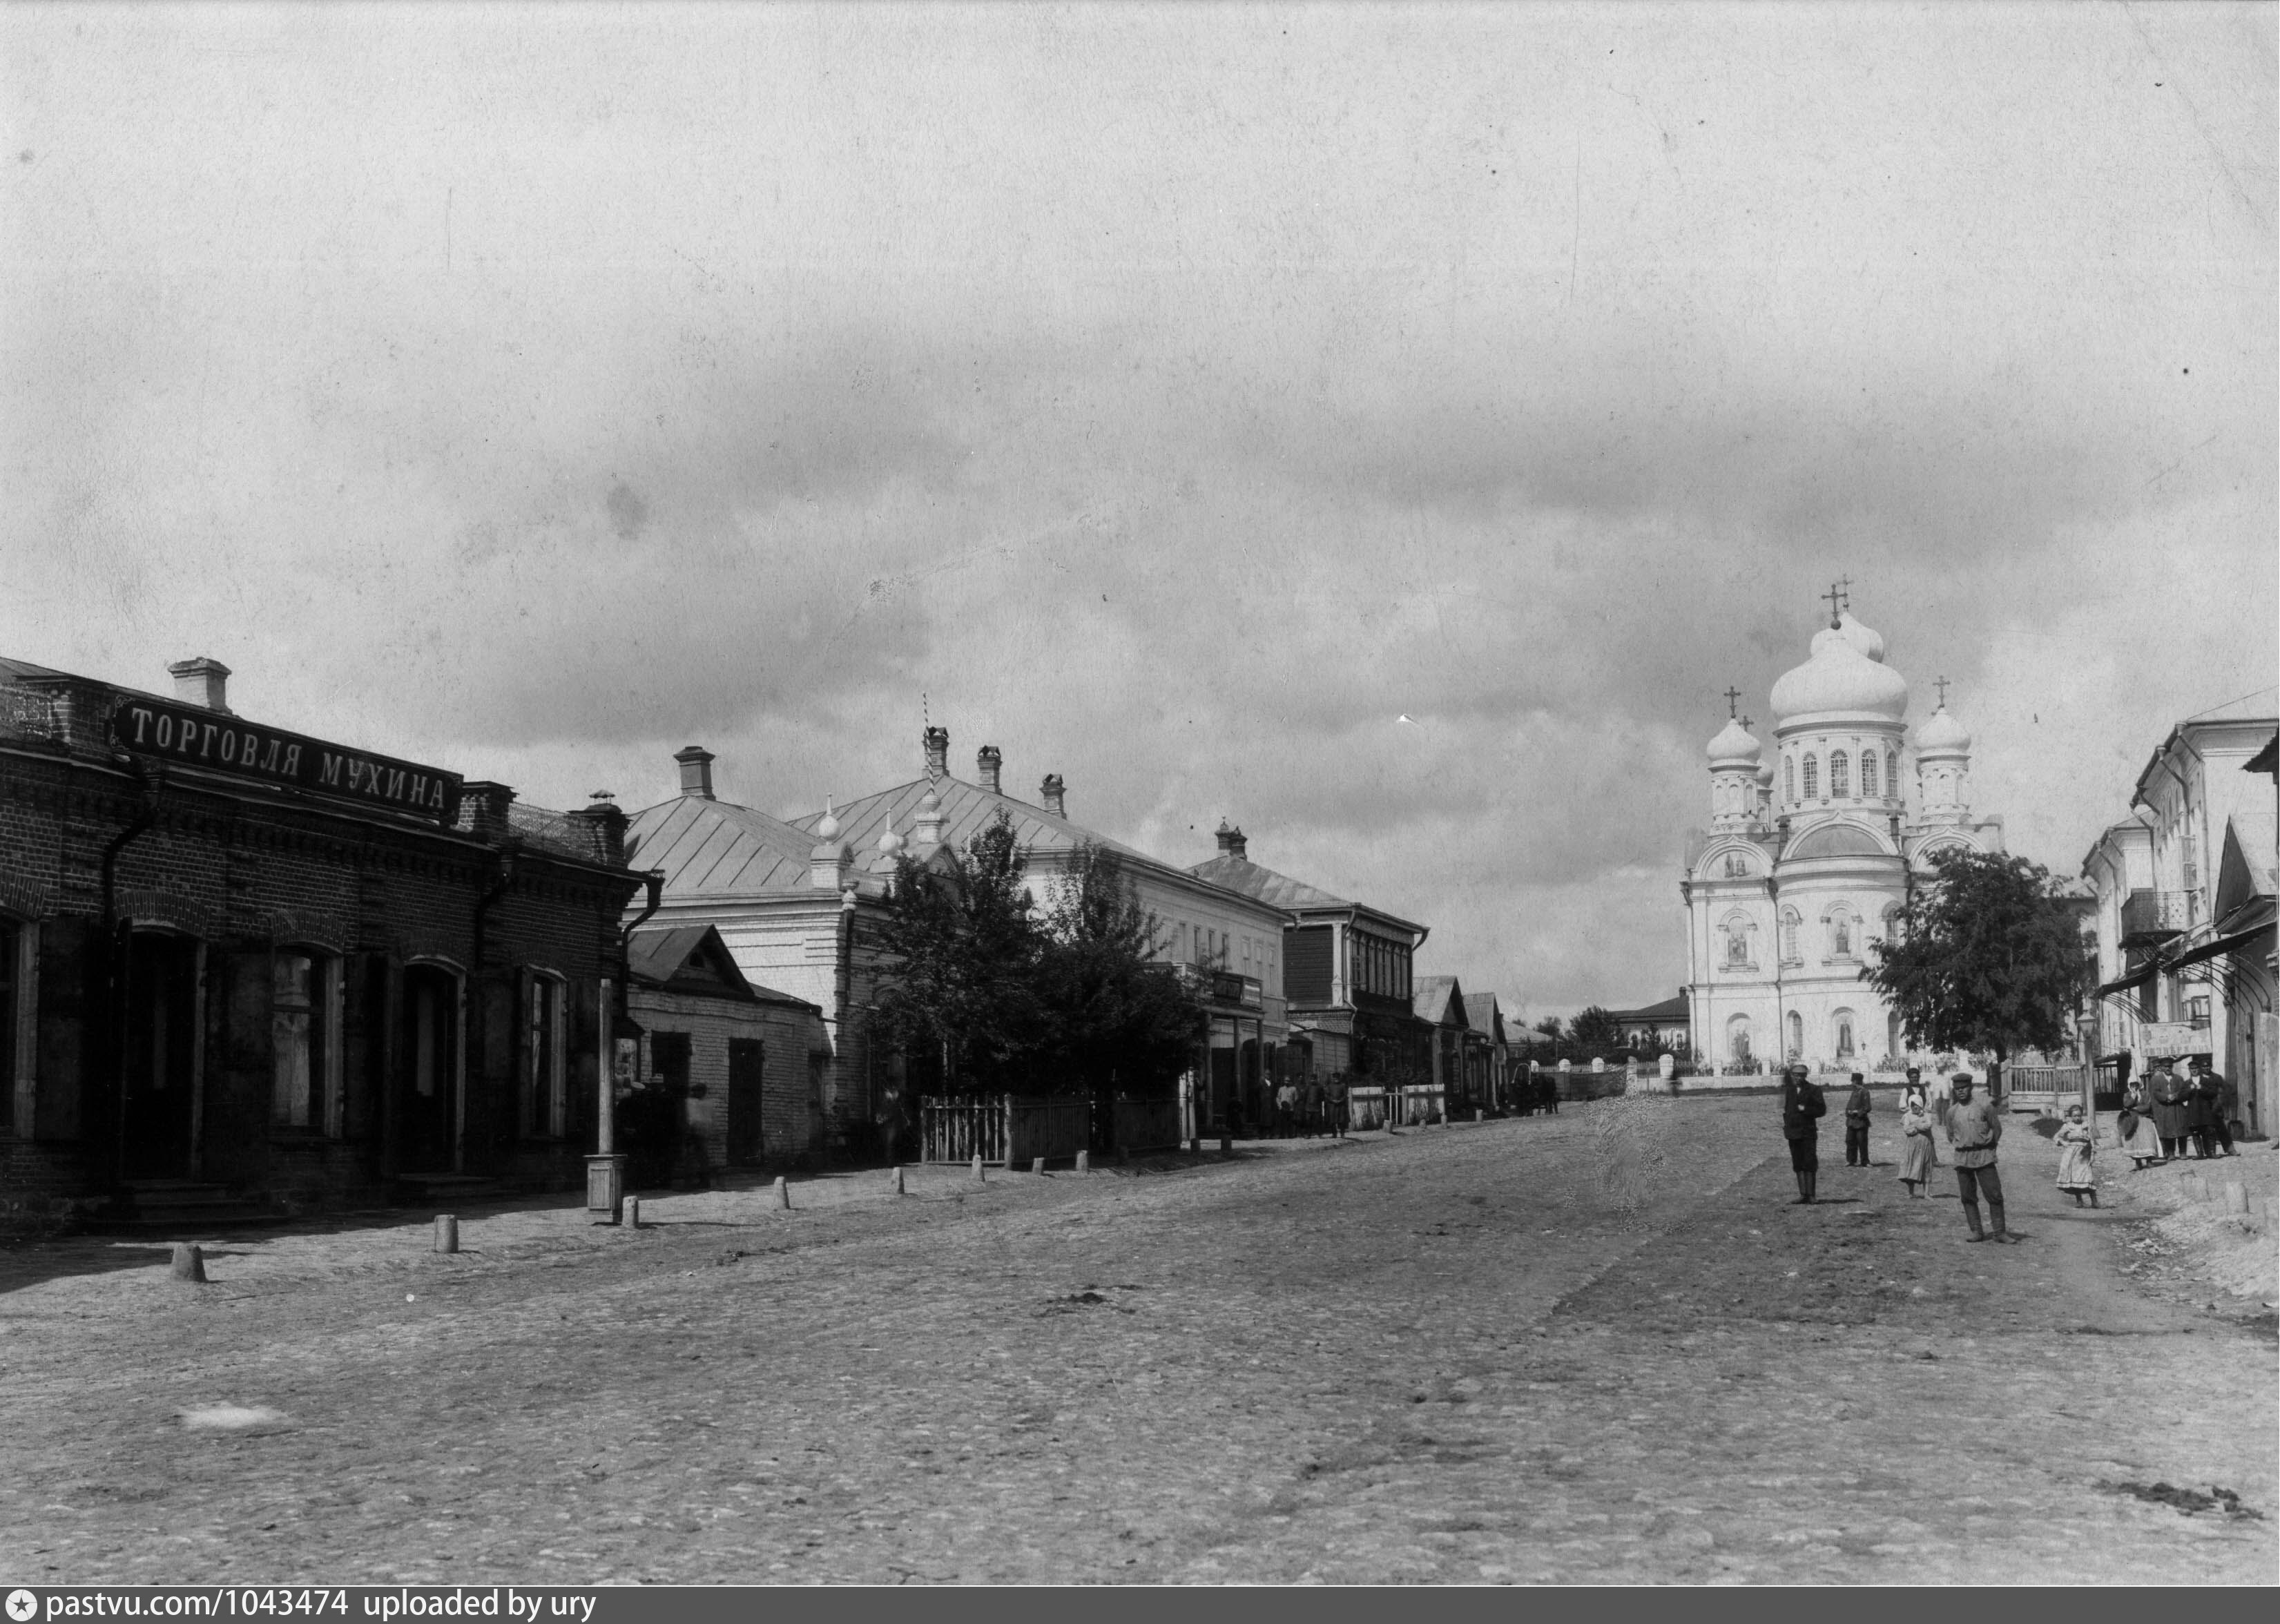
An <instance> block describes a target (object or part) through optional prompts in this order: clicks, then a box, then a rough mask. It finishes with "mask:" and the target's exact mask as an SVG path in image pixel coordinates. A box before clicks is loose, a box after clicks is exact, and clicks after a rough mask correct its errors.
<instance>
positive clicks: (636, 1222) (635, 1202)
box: [618, 1196, 642, 1229]
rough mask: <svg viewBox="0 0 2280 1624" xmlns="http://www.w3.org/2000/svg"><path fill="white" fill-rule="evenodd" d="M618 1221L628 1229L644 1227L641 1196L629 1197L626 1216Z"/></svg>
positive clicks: (627, 1198)
mask: <svg viewBox="0 0 2280 1624" xmlns="http://www.w3.org/2000/svg"><path fill="white" fill-rule="evenodd" d="M618 1221H619V1222H620V1224H621V1225H623V1226H624V1227H625V1228H628V1229H638V1228H641V1227H642V1221H641V1197H639V1196H628V1197H626V1205H625V1216H624V1217H623V1218H621V1219H620V1220H618Z"/></svg>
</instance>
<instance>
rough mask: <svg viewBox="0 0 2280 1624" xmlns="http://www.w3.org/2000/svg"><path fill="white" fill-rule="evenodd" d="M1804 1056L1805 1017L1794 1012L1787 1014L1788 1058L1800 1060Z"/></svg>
mask: <svg viewBox="0 0 2280 1624" xmlns="http://www.w3.org/2000/svg"><path fill="white" fill-rule="evenodd" d="M1804 1055H1805V1017H1804V1016H1802V1015H1800V1014H1799V1013H1798V1012H1796V1011H1795V1010H1791V1011H1790V1012H1789V1058H1791V1059H1792V1060H1796V1059H1801V1058H1804Z"/></svg>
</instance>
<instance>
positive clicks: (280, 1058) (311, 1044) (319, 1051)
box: [269, 948, 332, 1128]
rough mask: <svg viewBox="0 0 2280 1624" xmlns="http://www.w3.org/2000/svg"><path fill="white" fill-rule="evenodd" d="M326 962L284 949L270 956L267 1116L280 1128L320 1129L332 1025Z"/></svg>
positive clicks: (303, 953) (315, 956) (312, 954)
mask: <svg viewBox="0 0 2280 1624" xmlns="http://www.w3.org/2000/svg"><path fill="white" fill-rule="evenodd" d="M326 968H327V960H325V959H323V958H319V957H318V956H317V955H316V954H314V953H308V952H303V951H297V950H295V949H290V948H287V949H281V950H280V951H277V952H275V953H273V954H271V955H270V958H269V971H270V974H269V1049H270V1056H271V1059H270V1078H271V1084H270V1108H269V1120H270V1121H271V1122H272V1123H273V1124H274V1125H275V1126H277V1127H279V1128H322V1127H324V1126H325V1125H326V1123H325V1102H326V1093H327V1089H326V1086H325V1085H326V1081H327V1076H328V1075H329V1073H330V1067H329V1066H327V1064H326V1061H327V1058H328V1049H329V1041H330V1037H331V1034H330V1032H329V1030H328V1028H330V1026H331V1024H332V1023H331V1022H330V1020H327V1016H328V1015H329V1014H330V1011H329V1010H328V1009H327V1004H329V1003H330V999H329V998H328V997H327V996H326V995H327V990H328V988H329V986H330V977H329V976H327V974H326Z"/></svg>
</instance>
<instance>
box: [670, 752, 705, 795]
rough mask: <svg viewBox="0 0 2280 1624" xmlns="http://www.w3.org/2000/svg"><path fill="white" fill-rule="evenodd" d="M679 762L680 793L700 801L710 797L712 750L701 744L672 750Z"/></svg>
mask: <svg viewBox="0 0 2280 1624" xmlns="http://www.w3.org/2000/svg"><path fill="white" fill-rule="evenodd" d="M673 758H674V760H675V761H678V762H679V763H681V793H682V795H684V796H694V797H696V798H697V799H698V800H700V801H709V800H711V799H712V751H711V750H706V749H705V748H704V747H703V746H702V745H697V744H690V745H686V746H684V747H682V749H680V750H675V751H674V752H673Z"/></svg>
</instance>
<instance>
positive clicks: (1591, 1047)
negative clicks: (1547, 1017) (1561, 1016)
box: [1568, 1004, 1623, 1055]
mask: <svg viewBox="0 0 2280 1624" xmlns="http://www.w3.org/2000/svg"><path fill="white" fill-rule="evenodd" d="M1568 1042H1569V1043H1572V1044H1573V1045H1574V1046H1575V1048H1577V1049H1581V1050H1584V1051H1599V1052H1600V1053H1601V1054H1603V1055H1604V1054H1606V1053H1608V1052H1612V1051H1616V1050H1619V1049H1621V1048H1622V1046H1623V1025H1622V1022H1621V1021H1620V1020H1616V1019H1615V1017H1614V1011H1612V1010H1610V1009H1607V1008H1606V1006H1605V1005H1603V1004H1589V1005H1586V1006H1585V1007H1584V1008H1583V1009H1580V1010H1577V1011H1576V1012H1575V1019H1574V1020H1571V1021H1569V1022H1568Z"/></svg>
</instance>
